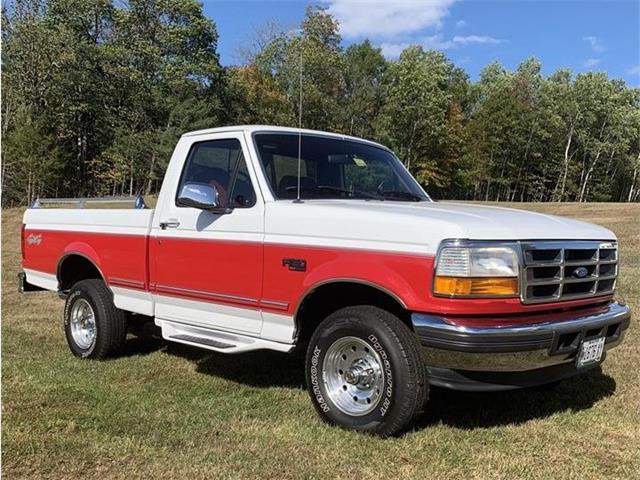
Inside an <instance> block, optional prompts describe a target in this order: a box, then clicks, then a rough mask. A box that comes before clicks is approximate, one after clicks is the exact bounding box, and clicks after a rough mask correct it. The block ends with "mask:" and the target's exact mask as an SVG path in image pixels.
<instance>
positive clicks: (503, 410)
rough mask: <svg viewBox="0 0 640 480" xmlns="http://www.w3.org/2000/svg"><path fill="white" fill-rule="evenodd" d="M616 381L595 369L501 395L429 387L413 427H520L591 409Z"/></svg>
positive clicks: (612, 391)
mask: <svg viewBox="0 0 640 480" xmlns="http://www.w3.org/2000/svg"><path fill="white" fill-rule="evenodd" d="M615 389H616V382H615V380H614V379H613V378H611V377H610V376H608V375H604V374H603V373H602V370H601V369H600V368H599V367H598V368H595V369H593V370H591V371H589V372H585V373H583V374H581V375H577V376H575V377H571V378H568V379H565V380H563V381H561V382H559V383H558V384H555V385H553V386H541V387H532V388H525V389H520V390H509V391H504V392H484V393H475V392H455V391H452V390H446V389H441V388H431V391H430V399H429V402H428V403H427V406H426V409H425V412H424V414H423V415H422V417H421V418H419V419H418V421H417V422H416V425H415V427H416V428H424V427H428V426H429V425H434V424H444V425H448V426H451V427H456V428H463V429H474V428H488V427H495V426H501V425H509V424H515V425H517V424H520V423H524V422H527V421H529V420H533V419H541V418H545V417H549V416H551V415H554V414H556V413H560V412H564V411H580V410H585V409H588V408H591V407H592V406H593V405H594V403H596V402H597V401H599V400H601V399H603V398H606V397H609V396H611V395H613V393H614V391H615Z"/></svg>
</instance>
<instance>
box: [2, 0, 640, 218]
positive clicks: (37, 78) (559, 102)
mask: <svg viewBox="0 0 640 480" xmlns="http://www.w3.org/2000/svg"><path fill="white" fill-rule="evenodd" d="M2 17H3V18H2V20H3V29H2V44H3V52H2V87H3V88H2V125H1V128H2V139H3V148H2V150H3V151H2V153H3V158H2V160H3V161H2V172H1V173H2V203H3V206H11V205H25V204H27V203H29V202H31V201H32V200H33V199H35V198H37V197H38V196H58V197H60V196H96V195H120V194H124V195H129V194H136V193H143V194H150V193H155V192H157V191H158V189H159V188H160V184H161V181H162V178H163V174H164V171H165V169H166V166H167V163H168V161H169V158H170V155H171V152H172V149H173V147H174V144H175V142H176V140H177V139H178V138H179V136H180V135H181V134H182V133H184V132H186V131H189V130H194V129H199V128H208V127H215V126H221V125H229V124H253V123H259V124H275V125H285V126H297V125H298V107H299V101H298V99H299V94H300V88H302V97H303V106H304V108H303V112H302V124H303V126H304V127H305V128H312V129H320V130H328V131H332V132H340V133H345V134H349V135H355V136H359V137H364V138H369V139H373V140H376V141H379V142H381V143H384V144H385V145H388V146H389V147H391V148H392V149H393V150H394V151H395V152H396V153H397V155H398V157H399V158H400V159H401V160H402V161H403V162H404V164H405V165H406V166H407V167H408V168H409V169H410V171H411V172H412V173H413V174H414V175H415V177H416V178H417V179H418V180H419V181H420V183H421V184H422V185H423V186H424V187H425V188H426V190H427V191H428V192H429V193H430V194H431V195H432V196H433V197H434V198H456V199H469V200H499V201H507V200H508V201H580V202H583V201H639V200H640V89H638V88H630V87H629V86H627V85H626V84H625V82H624V81H622V80H617V79H612V78H609V77H608V76H607V74H606V73H591V72H590V73H581V74H577V75H574V74H572V73H571V72H570V71H569V70H566V69H560V70H557V71H556V72H554V73H552V74H551V75H548V76H545V75H543V74H542V72H541V64H540V62H539V61H538V60H536V59H534V58H530V59H527V60H525V61H523V62H522V63H521V64H520V65H519V66H518V67H517V69H516V70H515V71H509V70H508V69H506V68H505V67H503V66H502V65H500V64H498V63H492V64H490V65H488V66H486V67H485V68H484V69H483V70H482V72H481V74H480V76H479V79H478V80H477V81H471V80H470V79H469V77H468V76H467V74H466V73H465V72H464V70H463V69H461V68H459V67H456V66H455V65H454V64H453V63H452V62H451V61H450V60H449V59H447V57H446V56H445V55H444V54H443V53H442V52H438V51H433V50H430V51H425V50H424V49H423V48H422V47H420V46H410V47H408V48H406V49H405V50H404V51H403V52H402V53H401V55H400V56H399V58H398V59H395V60H389V59H386V58H385V57H384V56H383V55H382V53H381V51H380V49H379V48H376V47H374V46H373V45H372V44H371V43H370V42H369V41H367V40H365V41H363V42H361V43H357V44H353V45H350V46H349V47H348V48H346V49H345V48H343V46H342V41H341V37H340V34H339V25H338V22H337V21H336V19H335V18H333V17H332V16H331V15H329V14H328V13H327V12H326V11H325V10H323V9H322V8H317V7H312V8H309V9H308V10H307V14H306V17H305V18H304V20H303V21H302V24H301V25H300V30H298V31H295V32H284V31H282V30H281V29H279V28H277V26H275V25H273V24H268V25H267V26H266V27H265V28H264V29H262V30H260V31H259V32H256V35H255V38H254V39H253V41H252V42H250V43H248V44H247V45H246V46H245V48H244V49H243V57H244V61H243V62H242V64H241V65H237V66H232V67H222V66H221V65H220V61H219V57H218V53H217V41H218V34H217V31H216V27H215V23H214V22H213V20H211V19H209V18H207V17H206V16H205V15H204V14H203V11H202V6H201V4H200V3H199V2H197V1H196V0H121V1H118V2H114V1H113V0H15V1H14V2H13V4H12V5H11V8H10V9H7V8H6V7H4V9H3V12H2ZM300 72H302V81H300Z"/></svg>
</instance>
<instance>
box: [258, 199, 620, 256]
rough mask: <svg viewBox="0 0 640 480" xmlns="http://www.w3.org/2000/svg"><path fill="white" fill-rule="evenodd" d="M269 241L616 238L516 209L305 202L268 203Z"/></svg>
mask: <svg viewBox="0 0 640 480" xmlns="http://www.w3.org/2000/svg"><path fill="white" fill-rule="evenodd" d="M265 229H266V241H267V242H269V241H274V242H277V243H294V244H307V245H309V244H310V245H315V244H318V245H319V246H336V247H353V248H371V249H380V250H393V251H407V252H422V253H435V251H436V250H437V248H438V245H439V243H440V242H441V241H442V240H444V239H447V238H464V239H472V240H615V238H616V237H615V235H614V234H613V232H611V231H610V230H607V229H606V228H603V227H600V226H597V225H593V224H590V223H586V222H581V221H578V220H572V219H568V218H562V217H556V216H553V215H545V214H542V213H535V212H527V211H523V210H516V209H512V208H502V207H492V206H485V205H470V204H464V203H449V202H437V203H436V202H418V203H408V202H394V201H385V202H380V201H376V200H371V201H364V200H305V201H304V203H302V204H295V203H293V202H290V201H278V202H273V203H269V204H268V205H267V212H266V225H265Z"/></svg>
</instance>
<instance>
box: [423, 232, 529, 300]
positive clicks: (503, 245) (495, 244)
mask: <svg viewBox="0 0 640 480" xmlns="http://www.w3.org/2000/svg"><path fill="white" fill-rule="evenodd" d="M446 248H461V249H483V248H487V249H489V248H496V249H509V250H511V251H512V253H513V258H514V259H515V261H516V265H515V267H516V268H515V272H514V273H515V275H511V276H497V275H487V276H471V275H468V276H443V275H440V278H457V279H476V280H487V281H491V280H495V279H515V282H516V285H517V290H516V291H515V292H513V293H508V294H495V293H489V294H485V293H482V294H474V293H463V294H458V293H442V292H437V291H436V279H437V278H438V266H439V264H440V259H441V256H442V251H443V250H444V249H446ZM523 265H524V262H523V258H522V249H521V248H520V245H519V242H517V241H504V240H469V239H445V240H443V241H442V242H440V245H439V246H438V250H437V252H436V256H435V260H434V264H433V275H432V279H431V280H432V281H431V293H432V294H433V295H434V296H435V297H440V298H456V299H458V298H459V299H473V298H479V299H483V298H484V299H491V298H495V299H509V298H520V296H521V293H522V271H523ZM469 268H471V264H470V265H469Z"/></svg>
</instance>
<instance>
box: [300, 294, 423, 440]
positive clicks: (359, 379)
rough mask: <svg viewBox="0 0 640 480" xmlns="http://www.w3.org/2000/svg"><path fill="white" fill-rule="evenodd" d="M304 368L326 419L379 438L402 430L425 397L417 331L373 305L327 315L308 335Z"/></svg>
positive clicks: (322, 416)
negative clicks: (308, 340) (414, 331)
mask: <svg viewBox="0 0 640 480" xmlns="http://www.w3.org/2000/svg"><path fill="white" fill-rule="evenodd" d="M305 370H306V371H305V376H306V380H307V388H308V391H309V395H310V396H311V400H312V402H313V404H314V406H315V408H316V410H317V412H318V414H319V415H320V417H321V418H322V419H323V420H324V421H325V422H328V423H330V424H333V425H339V426H341V427H343V428H347V429H351V430H359V431H363V432H368V433H372V434H375V435H379V436H382V437H387V436H391V435H397V434H398V433H401V432H403V431H404V430H406V429H407V427H409V425H410V424H411V423H412V422H413V420H414V419H415V417H416V416H417V415H418V414H419V413H420V411H421V410H422V408H423V406H424V404H425V403H426V400H427V396H428V384H427V381H426V370H425V366H424V363H423V360H422V357H421V355H420V345H419V344H418V341H417V338H416V336H415V334H414V333H413V332H412V331H411V330H410V329H409V328H408V327H407V326H406V325H405V324H404V323H402V322H401V321H400V319H398V318H397V317H396V316H395V315H392V314H391V313H389V312H387V311H385V310H382V309H380V308H377V307H371V306H356V307H347V308H343V309H341V310H338V311H336V312H334V313H333V314H331V315H330V316H329V317H327V318H326V319H325V320H324V321H323V322H322V323H321V324H320V325H319V326H318V328H317V329H316V331H315V332H314V334H313V336H312V337H311V340H310V342H309V348H308V349H307V359H306V368H305Z"/></svg>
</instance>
